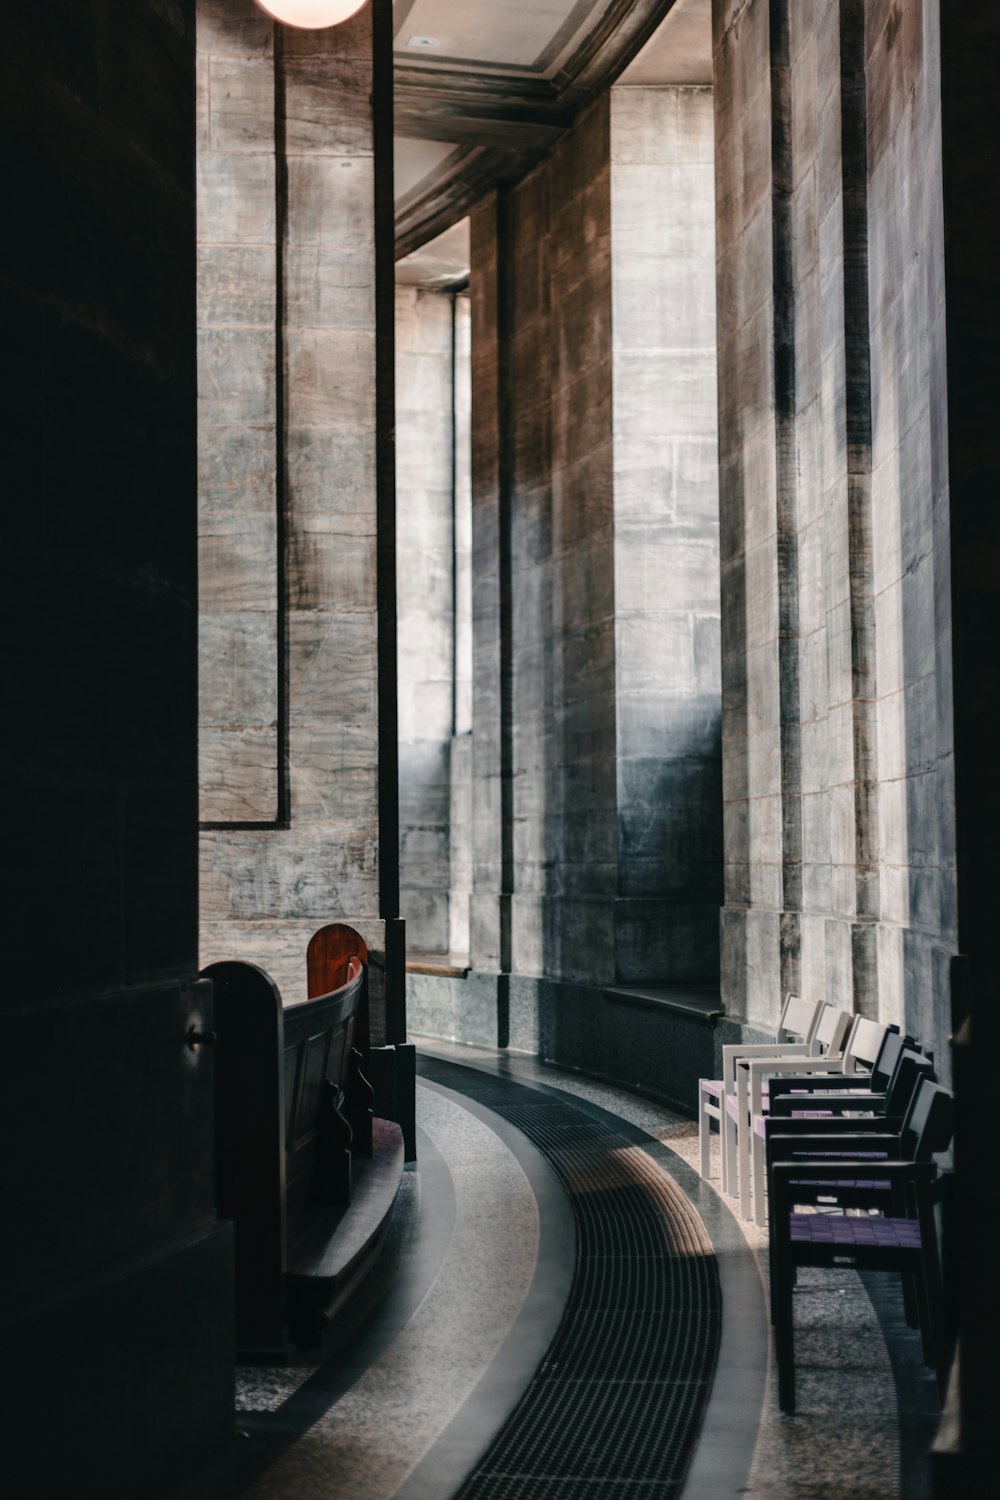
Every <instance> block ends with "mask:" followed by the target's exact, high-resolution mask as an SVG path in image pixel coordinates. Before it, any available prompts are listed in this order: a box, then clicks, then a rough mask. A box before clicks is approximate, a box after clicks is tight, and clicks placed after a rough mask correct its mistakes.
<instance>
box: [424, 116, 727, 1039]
mask: <svg viewBox="0 0 1000 1500" xmlns="http://www.w3.org/2000/svg"><path fill="white" fill-rule="evenodd" d="M712 180H713V179H712V110H711V95H710V91H706V90H703V89H702V90H699V89H686V88H680V89H678V88H670V89H634V88H632V89H623V90H621V91H620V93H613V94H611V95H607V94H606V95H604V96H603V97H602V98H600V99H598V100H597V101H596V102H595V103H594V104H593V105H592V106H590V107H589V108H588V109H587V110H586V111H585V112H584V114H583V115H582V116H581V118H580V119H579V120H578V122H577V124H576V126H575V127H574V129H573V131H572V132H571V133H570V134H569V135H568V136H567V137H566V138H565V139H564V140H563V141H562V142H561V143H560V144H559V145H558V146H557V147H556V149H555V150H554V152H553V153H552V156H551V157H550V158H549V159H548V160H547V161H546V162H545V163H543V164H542V165H541V166H540V167H538V168H537V169H536V170H535V171H534V172H532V173H530V174H529V175H528V177H526V178H525V179H524V181H522V182H521V183H519V184H518V185H517V186H516V187H515V188H513V189H511V190H510V191H506V192H500V193H498V194H496V195H494V196H493V197H492V198H490V199H489V200H487V201H486V202H484V203H483V204H481V205H480V207H479V208H477V209H476V210H475V211H474V213H473V216H472V281H471V301H472V484H473V578H474V613H473V640H474V672H473V705H472V706H473V713H472V761H473V775H472V797H473V818H474V833H473V840H472V848H473V876H474V889H473V904H472V911H473V921H472V944H471V956H472V962H473V965H474V967H475V968H476V969H477V970H479V971H482V972H483V973H484V974H489V973H490V972H493V973H496V972H497V971H499V972H501V973H511V974H514V975H520V976H542V975H545V976H547V977H550V978H552V979H556V980H563V981H570V982H576V983H578V984H581V985H584V986H586V985H596V986H601V985H611V984H614V983H616V982H618V983H630V982H641V981H643V980H646V981H649V980H654V979H655V980H658V981H660V982H661V983H666V984H669V983H671V982H680V983H689V982H691V981H702V982H707V983H709V984H711V982H712V980H713V978H715V977H716V976H717V972H718V969H717V936H716V935H717V923H718V907H719V901H720V897H721V879H720V866H721V833H720V824H721V816H720V801H721V790H720V755H719V665H718V655H719V648H718V620H719V605H718V540H717V536H718V517H717V499H716V481H715V442H716V439H715V404H716V392H715V374H714V368H715V335H714V291H713V272H712V229H713V214H712ZM679 202H683V204H684V208H683V211H682V212H680V213H679V214H678V212H677V205H678V203H679ZM643 203H645V205H646V208H647V209H648V212H644V211H643V206H642V205H643ZM674 220H676V223H675V222H674ZM668 226H672V227H669V228H668ZM550 988H551V987H550ZM501 989H502V991H503V993H502V994H501V998H500V1000H499V1005H498V1015H499V1034H500V1035H501V1036H503V1035H505V1034H507V1026H508V1021H509V1035H510V1039H511V1042H512V1043H514V1044H517V1045H528V1046H532V1045H536V1044H538V1040H539V1037H540V1036H541V1034H542V1031H544V1029H545V1027H546V1025H547V1022H546V1020H545V1016H544V1015H542V1014H541V1011H542V1010H544V1008H545V1005H546V1004H547V1003H548V1002H547V1001H546V1000H545V999H544V998H543V992H542V990H539V992H538V995H539V999H538V1006H539V1007H540V1010H539V1011H538V1013H537V1014H535V1015H534V1016H530V1015H529V1014H528V1011H530V1009H531V1006H530V1004H529V1005H527V1007H525V1006H521V1009H522V1010H523V1011H524V1014H523V1015H522V1016H521V1018H520V1020H519V1019H518V1018H517V1017H516V1016H515V1015H514V1012H513V1011H509V1012H508V1010H507V1009H505V1007H506V1006H507V1003H508V1002H507V1001H505V999H504V998H503V994H509V995H510V996H513V995H514V989H511V988H509V987H508V988H507V989H506V990H504V988H503V986H502V987H501ZM522 992H523V986H522V987H521V989H520V990H518V994H519V995H520V994H522ZM544 994H545V995H546V996H547V995H548V994H549V990H545V992H544ZM510 1004H511V1005H512V1004H513V1000H511V1001H510ZM418 1024H419V1022H418ZM540 1027H541V1028H542V1030H541V1031H540V1030H539V1028H540ZM594 1034H595V1037H596V1035H597V1032H596V1031H595V1033H594Z"/></svg>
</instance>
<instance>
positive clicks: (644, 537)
mask: <svg viewBox="0 0 1000 1500" xmlns="http://www.w3.org/2000/svg"><path fill="white" fill-rule="evenodd" d="M713 130H714V124H713V111H712V91H711V89H710V88H695V87H690V88H669V87H662V88H637V87H622V88H616V89H612V91H611V262H612V348H613V371H612V430H613V493H614V560H615V627H614V628H615V673H616V711H617V746H616V759H617V811H618V895H619V902H618V907H617V923H616V926H617V975H616V977H617V978H618V979H619V980H642V979H648V978H650V977H651V976H661V977H664V978H670V979H672V980H701V981H711V980H713V979H715V978H717V975H718V922H719V915H718V914H719V905H720V903H721V898H722V766H721V750H722V747H721V728H720V721H721V712H720V693H721V687H720V660H719V490H718V433H717V391H716V374H715V368H716V351H715V276H714V272H713V259H714V255H713V250H714V243H715V193H714V177H713V157H714V139H713Z"/></svg>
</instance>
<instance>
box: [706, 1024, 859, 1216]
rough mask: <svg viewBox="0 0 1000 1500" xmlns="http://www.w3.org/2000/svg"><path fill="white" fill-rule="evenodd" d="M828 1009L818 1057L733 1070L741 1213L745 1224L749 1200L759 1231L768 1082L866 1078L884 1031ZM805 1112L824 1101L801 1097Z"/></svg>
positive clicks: (752, 1061)
mask: <svg viewBox="0 0 1000 1500" xmlns="http://www.w3.org/2000/svg"><path fill="white" fill-rule="evenodd" d="M826 1009H827V1012H828V1013H827V1014H825V1015H824V1016H822V1017H821V1018H820V1023H819V1025H818V1026H817V1028H816V1040H817V1042H819V1043H820V1046H821V1049H822V1050H821V1051H820V1053H819V1054H817V1055H814V1056H812V1057H807V1058H804V1059H803V1058H800V1059H798V1060H796V1059H795V1058H788V1057H773V1058H764V1057H761V1058H748V1059H747V1060H746V1063H745V1064H744V1065H741V1066H739V1067H738V1070H737V1071H738V1077H737V1081H736V1131H737V1162H738V1168H737V1170H738V1173H739V1183H740V1213H741V1214H742V1215H743V1217H744V1219H747V1218H749V1217H750V1200H751V1198H752V1199H753V1217H754V1222H755V1223H756V1224H759V1225H761V1226H763V1225H764V1224H766V1222H767V1214H766V1209H765V1206H764V1199H765V1193H764V1182H765V1177H766V1173H765V1165H764V1134H765V1132H764V1120H765V1118H766V1116H767V1098H766V1094H767V1082H766V1080H767V1079H768V1078H775V1077H778V1076H780V1075H782V1074H789V1073H793V1074H794V1073H799V1074H808V1075H810V1076H812V1075H815V1074H817V1073H821V1074H827V1075H829V1076H830V1078H831V1079H834V1078H838V1077H841V1078H842V1077H843V1076H844V1074H853V1073H857V1072H859V1071H862V1070H863V1071H865V1072H869V1073H870V1072H871V1070H872V1067H873V1066H874V1064H875V1060H876V1058H877V1057H878V1055H879V1052H880V1050H881V1047H882V1043H883V1041H884V1039H885V1034H886V1031H887V1029H888V1028H887V1027H886V1026H883V1025H881V1024H880V1023H879V1022H878V1021H869V1020H868V1019H867V1017H865V1016H853V1017H852V1016H851V1015H850V1014H849V1012H847V1011H843V1010H834V1008H833V1006H828V1007H827V1008H826ZM862 1108H863V1104H862V1103H861V1101H859V1110H860V1109H862ZM803 1109H804V1110H807V1111H809V1112H817V1111H822V1096H821V1095H817V1094H812V1095H808V1096H805V1097H804V1098H803Z"/></svg>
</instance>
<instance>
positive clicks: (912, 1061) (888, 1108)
mask: <svg viewBox="0 0 1000 1500" xmlns="http://www.w3.org/2000/svg"><path fill="white" fill-rule="evenodd" d="M921 1078H929V1079H930V1081H931V1083H935V1082H936V1081H937V1080H936V1078H935V1076H934V1064H933V1063H932V1062H931V1060H930V1058H929V1057H924V1056H923V1055H922V1053H920V1052H917V1051H916V1049H915V1048H913V1047H903V1048H901V1049H900V1053H899V1056H898V1058H897V1059H896V1066H895V1068H894V1069H893V1074H892V1078H891V1079H890V1080H889V1087H888V1088H887V1089H886V1091H885V1112H886V1116H887V1117H888V1118H893V1119H898V1118H899V1117H900V1116H903V1117H904V1118H905V1116H906V1112H907V1110H908V1109H909V1107H910V1100H911V1099H912V1098H913V1095H914V1092H915V1090H916V1087H917V1084H918V1083H919V1082H920V1080H921Z"/></svg>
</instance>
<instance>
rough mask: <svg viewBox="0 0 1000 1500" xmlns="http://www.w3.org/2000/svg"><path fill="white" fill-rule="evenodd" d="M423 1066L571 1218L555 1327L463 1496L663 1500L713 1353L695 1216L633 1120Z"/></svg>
mask: <svg viewBox="0 0 1000 1500" xmlns="http://www.w3.org/2000/svg"><path fill="white" fill-rule="evenodd" d="M420 1072H421V1075H422V1076H423V1077H426V1078H428V1079H431V1080H432V1081H435V1082H438V1083H441V1084H444V1085H445V1086H446V1087H448V1088H451V1089H454V1090H455V1091H456V1092H458V1093H462V1094H464V1095H465V1096H466V1097H468V1098H470V1099H473V1100H475V1101H476V1102H477V1103H478V1104H481V1105H484V1106H485V1107H486V1108H488V1109H491V1110H494V1111H495V1112H496V1113H497V1114H498V1115H500V1116H501V1117H502V1118H503V1119H505V1120H507V1121H509V1122H510V1123H511V1124H512V1125H515V1126H516V1127H517V1128H518V1129H519V1130H521V1131H523V1133H524V1134H525V1135H526V1136H527V1137H528V1139H529V1140H530V1141H532V1142H533V1144H534V1145H535V1146H537V1148H538V1149H539V1151H541V1153H542V1155H543V1156H545V1157H546V1158H547V1160H548V1161H549V1163H550V1164H551V1166H552V1167H553V1169H554V1171H555V1172H556V1174H557V1176H558V1177H559V1179H560V1181H561V1182H562V1184H563V1186H564V1188H565V1189H566V1192H567V1194H568V1196H569V1200H570V1204H571V1206H572V1209H573V1214H574V1218H575V1222H576V1234H577V1259H576V1268H575V1273H574V1277H573V1284H572V1288H571V1291H570V1297H569V1302H568V1304H567V1307H566V1312H565V1315H564V1318H563V1321H562V1324H561V1326H560V1328H559V1331H558V1333H557V1334H556V1337H555V1340H554V1341H553V1343H552V1346H551V1348H550V1349H549V1351H548V1354H547V1356H546V1358H545V1360H544V1361H543V1363H542V1365H541V1366H540V1368H539V1370H538V1371H537V1373H536V1375H535V1377H534V1379H533V1380H532V1382H531V1384H530V1385H529V1387H528V1389H527V1391H526V1392H525V1394H524V1396H523V1398H522V1400H521V1402H520V1404H519V1406H518V1407H517V1409H516V1410H515V1412H514V1414H513V1416H512V1417H511V1419H510V1421H509V1422H508V1423H507V1426H506V1427H505V1428H504V1430H503V1432H502V1433H501V1434H500V1436H499V1438H498V1439H497V1441H496V1443H495V1444H494V1445H493V1447H492V1449H491V1450H490V1452H489V1453H488V1454H487V1456H486V1458H485V1460H484V1461H483V1462H482V1463H481V1464H480V1466H479V1468H478V1469H477V1470H476V1471H475V1472H474V1473H473V1474H472V1476H471V1477H470V1478H469V1479H468V1481H467V1482H466V1484H465V1485H464V1486H463V1488H462V1489H461V1491H460V1492H459V1500H626V1497H627V1500H671V1497H674V1496H676V1495H677V1494H678V1493H679V1491H680V1488H681V1485H682V1483H683V1480H684V1476H685V1474H686V1472H687V1467H688V1463H689V1460H690V1455H691V1452H692V1448H693V1444H694V1440H695V1438H696V1436H697V1433H698V1429H699V1426H700V1422H701V1415H702V1411H703V1408H704V1404H705V1402H706V1400H707V1398H708V1395H709V1391H710V1388H711V1381H712V1374H713V1371H714V1368H715V1361H716V1357H717V1353H718V1343H719V1330H720V1322H721V1298H720V1294H719V1280H718V1272H717V1268H716V1263H715V1257H714V1255H713V1253H712V1247H711V1242H710V1240H709V1238H708V1236H707V1234H706V1232H705V1229H704V1227H703V1226H702V1224H701V1221H700V1219H699V1218H698V1216H697V1214H696V1213H695V1212H694V1210H693V1209H692V1208H691V1206H690V1205H689V1203H688V1201H687V1199H686V1198H685V1196H684V1194H683V1193H682V1192H681V1191H680V1189H679V1188H678V1187H676V1186H675V1184H674V1183H673V1182H672V1181H671V1179H670V1178H669V1177H668V1176H667V1174H666V1173H665V1172H664V1171H663V1170H662V1169H661V1168H660V1167H658V1166H657V1165H656V1163H655V1162H654V1161H653V1160H652V1159H651V1157H649V1156H648V1155H647V1154H646V1152H645V1151H643V1149H642V1147H641V1145H640V1144H639V1141H640V1140H641V1133H639V1132H633V1131H632V1130H631V1128H630V1127H628V1126H625V1125H623V1128H622V1130H621V1131H620V1132H619V1131H616V1130H608V1129H605V1128H604V1127H603V1126H602V1125H601V1124H600V1123H599V1122H598V1121H596V1120H594V1119H593V1118H591V1117H590V1116H589V1115H587V1114H586V1113H585V1112H584V1111H583V1110H582V1109H576V1108H574V1106H573V1105H572V1104H571V1103H569V1102H566V1103H563V1102H562V1101H561V1100H556V1099H553V1098H551V1097H550V1096H546V1095H544V1094H542V1093H540V1092H539V1091H537V1090H534V1089H530V1088H527V1087H525V1086H524V1085H522V1084H519V1083H515V1082H513V1081H508V1080H506V1079H496V1078H492V1077H490V1076H489V1075H486V1074H481V1073H475V1072H474V1071H473V1070H471V1069H468V1068H463V1067H461V1066H457V1065H455V1064H451V1063H447V1062H444V1061H439V1060H438V1059H433V1060H431V1059H426V1058H424V1059H421V1063H420Z"/></svg>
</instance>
